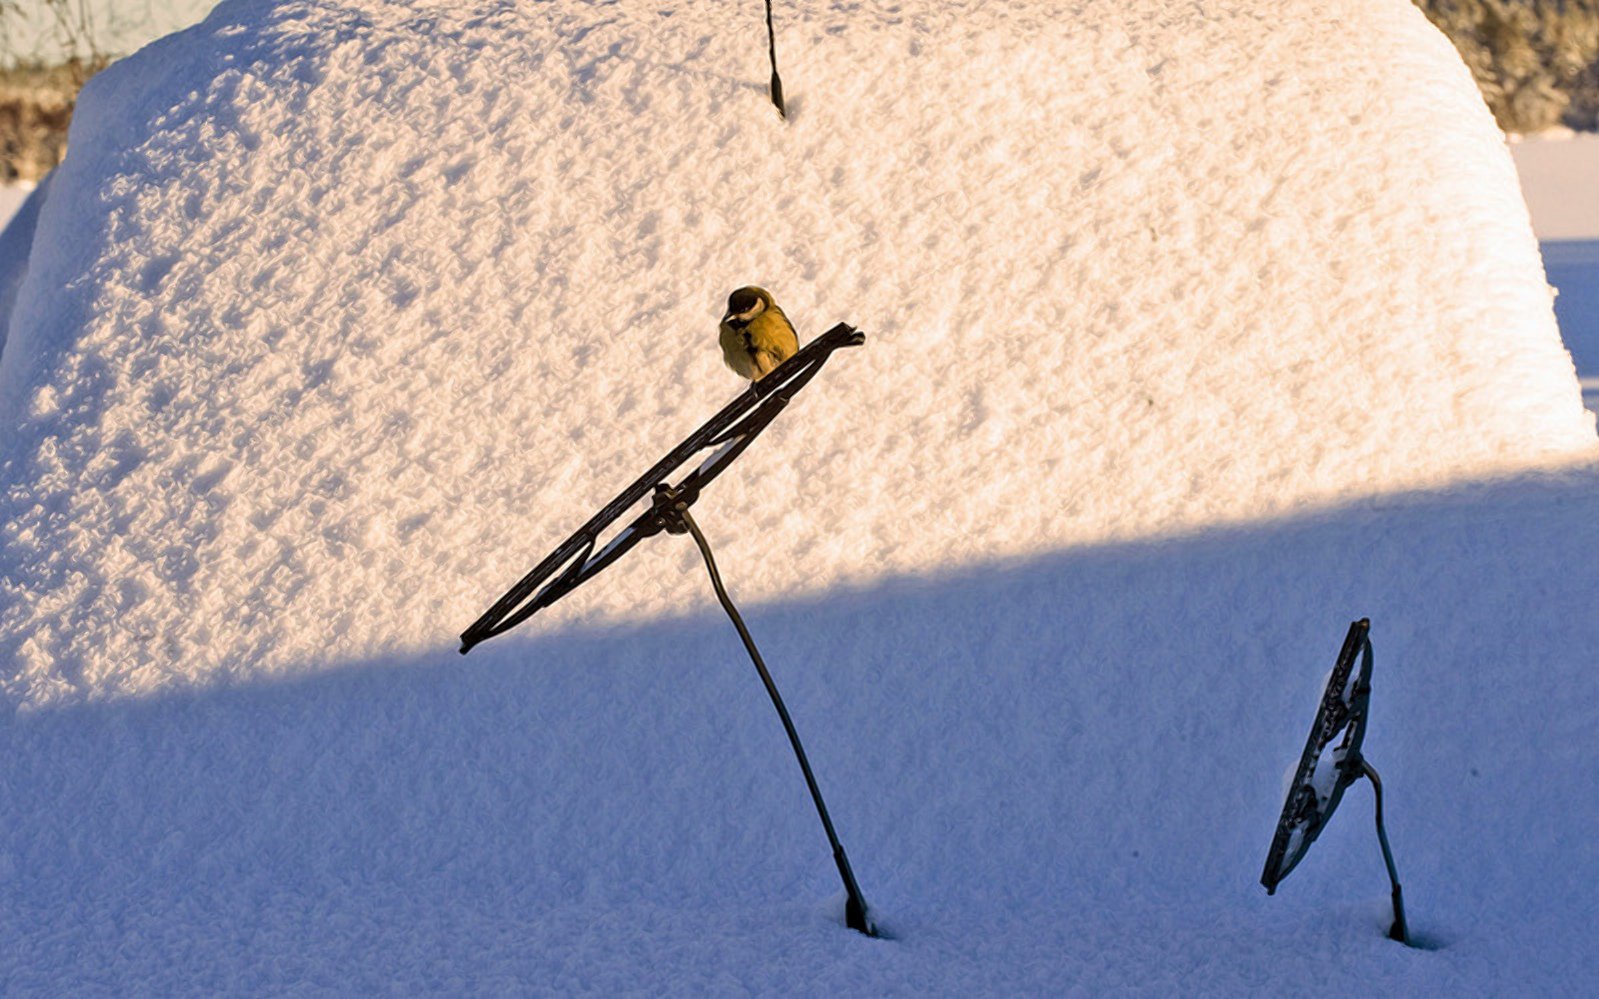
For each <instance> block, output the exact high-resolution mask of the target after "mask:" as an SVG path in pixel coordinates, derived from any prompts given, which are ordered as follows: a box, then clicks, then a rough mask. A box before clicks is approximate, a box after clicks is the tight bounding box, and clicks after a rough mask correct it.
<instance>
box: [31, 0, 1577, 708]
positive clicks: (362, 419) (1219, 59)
mask: <svg viewBox="0 0 1599 999" xmlns="http://www.w3.org/2000/svg"><path fill="white" fill-rule="evenodd" d="M1263 16H1264V15H1263V12H1262V11H1261V9H1260V6H1259V5H1258V4H1256V3H1248V2H1241V0H1240V2H1235V3H1216V4H1207V5H1204V6H1203V7H1188V8H1182V9H1175V10H1174V9H1173V8H1171V7H1170V5H1168V4H1164V3H1154V2H1149V3H1135V4H1126V3H1123V2H1119V0H1118V2H1103V3H1089V4H1085V5H1082V6H1081V7H1080V8H1078V9H1077V10H1076V11H1075V12H1074V16H1072V17H1069V18H1063V17H1058V16H1055V15H1054V14H1053V13H1051V12H1048V11H1044V10H1042V9H1039V8H1037V7H1036V6H1035V5H1031V4H1020V3H1018V4H993V5H987V6H984V7H980V8H976V9H967V8H965V7H962V6H960V5H950V6H945V5H942V4H926V5H920V4H918V5H915V6H912V7H908V8H900V7H875V6H873V7H863V8H851V9H850V10H848V11H845V10H841V9H836V8H834V7H833V6H832V5H828V4H820V3H818V4H799V5H796V6H795V7H793V8H791V9H789V10H787V11H786V12H785V18H784V25H783V32H782V48H781V58H782V66H783V68H784V71H785V72H786V74H787V76H786V82H787V84H788V89H789V93H790V95H791V100H792V103H793V105H794V114H793V116H792V118H793V120H792V121H791V122H790V123H788V124H785V123H784V122H782V121H780V120H779V119H778V118H777V116H776V115H775V114H774V113H773V112H772V109H771V108H770V106H769V104H768V103H767V98H766V93H765V86H764V81H765V80H766V77H767V69H766V64H765V47H764V44H763V42H764V39H763V38H762V35H763V34H764V33H763V32H762V31H761V30H760V28H761V25H760V21H759V18H758V17H755V15H754V13H752V14H751V15H750V17H749V18H746V20H747V21H748V24H745V25H744V26H743V27H744V28H745V29H747V30H736V29H737V27H738V26H737V25H735V24H733V23H731V22H730V21H729V19H728V18H729V13H728V10H727V8H726V6H725V5H724V4H721V3H714V4H712V3H701V4H684V5H681V6H680V7H678V8H674V9H670V10H663V9H661V8H659V7H658V6H656V5H631V4H625V5H612V4H602V5H590V4H586V3H561V4H554V5H535V6H531V7H511V6H507V5H500V4H488V5H468V6H464V7H463V5H461V4H458V3H453V2H452V3H428V2H412V3H385V2H378V0H370V2H362V3H343V4H330V3H320V2H318V3H312V2H304V0H286V2H280V3H275V4H274V3H235V4H231V5H224V6H223V7H222V8H221V9H219V10H218V11H217V12H216V13H215V14H214V15H213V16H212V17H211V18H210V19H209V20H208V21H206V22H205V23H204V24H203V25H202V26H200V27H199V28H197V29H195V30H192V31H190V32H186V33H184V34H181V35H178V36H175V37H173V38H171V39H169V40H167V41H165V42H162V43H158V44H156V45H154V46H152V47H150V48H148V49H146V50H145V51H143V52H141V53H140V54H139V55H138V56H137V57H135V58H132V59H129V60H127V61H125V62H124V63H122V64H120V65H119V66H117V67H113V68H112V69H111V70H109V71H108V72H107V73H105V74H103V75H102V76H100V77H98V78H96V79H95V80H94V81H92V82H91V84H90V85H89V87H88V88H87V90H86V91H85V94H84V101H83V107H82V109H81V110H80V112H79V115H78V118H77V120H76V121H75V122H74V132H73V136H72V153H71V155H70V158H69V160H68V162H67V163H66V164H65V166H64V167H63V168H62V170H61V172H60V174H59V176H58V178H57V180H56V188H55V192H54V193H53V195H52V197H51V198H50V200H49V201H48V202H47V203H46V205H45V208H44V212H43V214H42V217H41V219H40V232H41V241H42V242H44V243H45V244H46V249H44V250H41V251H40V252H37V253H35V255H34V258H33V261H32V265H31V268H30V273H29V276H28V279H27V283H26V285H25V286H24V288H23V291H22V295H21V298H20V300H19V303H18V308H17V313H16V315H15V317H14V321H13V324H12V331H11V338H12V343H11V345H10V346H9V347H8V349H7V351H6V354H5V358H4V364H3V371H0V405H4V406H10V407H12V409H13V416H12V418H11V419H10V420H9V421H8V422H9V424H10V426H9V428H8V429H9V433H8V434H7V442H6V443H7V454H8V455H9V458H8V461H9V464H8V466H7V470H6V483H7V496H6V498H5V522H6V524H7V530H8V535H7V538H6V555H5V564H4V570H5V573H6V587H7V593H6V596H7V604H8V606H7V607H6V608H5V610H4V612H3V614H4V616H3V619H0V648H4V649H5V650H6V652H7V654H8V656H9V661H10V662H11V663H12V668H11V669H10V670H9V671H8V672H9V674H10V675H9V677H8V680H7V689H8V691H9V693H10V696H11V698H12V699H13V701H15V702H17V703H27V704H39V703H45V702H48V701H51V700H53V699H56V698H59V697H63V696H67V695H71V694H74V693H83V692H98V693H102V694H105V693H112V692H138V691H150V690H153V689H157V688H159V687H161V686H162V685H164V684H165V683H167V682H169V681H171V680H174V679H177V680H190V679H199V678H206V677H214V676H217V675H228V676H232V677H235V678H241V677H245V676H255V675H259V674H262V673H268V672H281V671H284V670H289V669H299V668H303V667H305V666H308V665H316V664H325V663H328V662H332V661H337V660H341V659H349V658H352V657H363V656H369V655H372V654H374V653H376V652H378V651H380V650H391V651H397V650H412V651H415V650H421V649H425V648H437V647H440V646H441V645H443V644H445V643H446V642H447V641H448V638H449V636H450V635H451V634H453V633H454V632H456V631H458V630H460V629H461V628H462V627H464V626H465V624H467V623H468V622H470V621H471V620H472V619H473V618H474V617H475V616H476V614H477V613H478V612H479V611H480V610H481V609H482V608H483V606H485V604H486V601H487V600H488V599H490V598H492V597H493V596H495V595H496V594H497V593H498V592H499V591H500V590H501V589H503V588H504V587H505V586H507V585H508V584H509V583H511V582H512V581H514V580H515V579H516V578H517V577H518V576H519V575H520V574H521V573H522V572H523V571H524V570H525V569H526V568H527V567H528V566H529V565H530V564H531V562H532V561H533V560H534V559H536V558H537V557H538V556H539V555H542V554H543V551H544V550H545V549H546V548H547V547H548V546H549V545H551V544H553V543H554V542H555V541H556V540H558V539H559V538H560V537H562V536H564V535H565V534H566V533H567V532H568V531H569V530H571V529H572V528H573V527H575V526H576V525H577V524H579V523H581V522H582V520H583V519H585V518H586V516H587V514H588V513H589V512H590V509H591V508H592V507H594V506H595V505H596V504H597V503H599V502H603V501H604V500H606V499H608V498H609V497H610V496H611V495H613V494H614V492H615V491H616V490H617V489H618V488H619V487H620V486H621V485H622V484H624V483H625V482H626V481H627V480H628V479H630V478H631V477H632V476H633V475H635V474H637V472H638V471H640V470H641V469H642V467H643V466H644V465H645V463H646V462H647V461H648V460H652V459H653V458H654V457H655V456H656V454H657V453H658V452H661V451H663V450H664V449H665V448H666V447H667V446H669V445H670V444H672V443H675V442H676V440H677V439H678V438H679V437H680V436H681V435H683V434H684V433H685V432H686V431H688V430H689V429H691V428H693V427H694V426H696V425H697V424H698V423H699V422H700V421H701V420H702V419H703V418H704V417H705V416H707V415H709V414H710V413H711V412H713V411H714V410H715V409H716V408H717V407H719V406H720V405H721V404H722V403H723V402H724V401H725V400H726V399H727V398H728V397H729V396H730V395H732V394H733V392H734V391H735V390H736V389H737V384H736V382H735V380H734V379H733V378H732V376H730V375H729V374H728V373H727V371H726V370H725V369H724V368H723V367H722V366H721V360H720V357H719V354H718V352H717V349H716V343H715V340H714V336H715V324H716V319H717V317H718V315H719V309H720V306H721V305H722V303H723V301H724V298H725V295H726V293H727V291H728V290H730V289H731V288H734V287H737V286H738V285H741V284H744V283H750V282H759V283H761V284H763V285H765V286H767V287H768V288H771V289H772V290H773V291H774V292H775V293H776V295H777V297H778V299H779V301H781V302H782V303H783V304H784V306H785V307H786V308H787V310H788V312H789V314H790V315H791V316H793V317H795V318H796V319H797V321H798V323H799V325H800V326H801V329H802V332H805V333H811V334H814V333H816V332H819V331H820V330H822V329H825V328H826V327H827V326H828V325H831V324H832V323H833V322H835V321H838V320H845V321H849V322H852V323H854V324H856V325H858V326H860V327H862V328H863V329H865V330H866V331H867V332H868V333H869V334H870V335H871V337H872V339H871V341H870V342H869V344H868V345H867V347H866V348H864V349H863V350H859V351H856V352H853V353H851V354H850V355H848V356H846V357H840V358H838V359H837V360H836V361H835V362H834V364H833V365H832V366H831V367H830V368H829V370H828V371H827V372H826V373H825V375H824V377H823V378H822V379H820V380H819V381H818V382H817V383H815V384H814V385H813V386H812V387H811V388H810V389H808V390H807V392H806V394H805V396H803V397H802V399H801V401H800V403H799V405H797V406H796V407H794V409H793V410H791V411H790V412H789V413H787V414H785V415H784V417H783V419H782V422H781V423H780V424H779V425H778V426H776V427H775V428H774V429H773V430H772V431H771V433H770V434H769V435H768V436H767V437H766V438H763V439H762V440H761V441H760V442H759V444H758V445H757V446H756V447H755V448H754V449H752V450H751V451H750V452H749V453H748V455H747V457H746V458H745V459H744V460H743V461H742V462H741V464H740V466H739V467H738V468H737V469H736V470H735V472H734V473H733V474H730V475H728V476H726V477H725V481H723V482H718V483H717V485H716V488H715V489H714V491H713V492H712V493H711V494H710V495H709V496H707V498H706V499H705V501H704V503H703V506H702V508H701V510H702V513H701V520H702V521H703V522H704V523H706V524H707V526H708V529H709V530H710V531H711V533H712V536H713V538H714V539H715V540H716V541H717V542H718V543H719V544H720V545H721V546H722V550H723V552H724V553H725V556H726V557H727V558H728V559H729V560H730V561H733V562H737V563H742V564H744V565H746V566H750V568H748V569H746V570H745V571H744V572H742V573H741V574H740V577H739V584H740V588H741V591H742V592H743V593H744V594H745V595H746V596H747V597H749V598H759V599H770V598H775V597H779V596H786V595H793V594H796V593H799V592H818V591H820V590H822V589H825V588H828V587H832V586H837V585H840V584H843V583H851V584H857V585H859V584H864V583H866V582H868V581H871V580H875V579H881V578H884V577H885V575H886V574H891V573H926V572H939V573H947V572H950V571H955V570H957V569H959V568H960V567H963V566H972V565H978V564H984V563H988V562H992V561H993V560H995V559H998V558H1003V557H1010V556H1020V555H1029V554H1037V553H1042V552H1048V551H1053V550H1059V549H1061V548H1063V547H1066V546H1071V545H1081V544H1086V543H1095V542H1099V541H1103V540H1106V539H1111V538H1129V537H1135V536H1142V535H1148V534H1150V533H1152V532H1163V531H1171V530H1175V529H1180V528H1191V527H1194V526H1196V525H1201V524H1208V523H1215V522H1218V521H1238V520H1245V519H1255V518H1260V517H1263V516H1268V515H1276V514H1281V513H1285V512H1288V511H1291V510H1294V509H1299V508H1303V507H1304V506H1305V505H1306V504H1316V503H1325V502H1330V501H1333V500H1337V499H1342V498H1348V497H1350V496H1353V495H1364V494H1372V493H1380V492H1385V491H1391V490H1394V489H1398V488H1404V487H1411V486H1418V485H1425V484H1436V483H1439V482H1443V481H1448V480H1453V479H1458V478H1461V477H1464V476H1478V475H1483V474H1488V473H1494V472H1500V471H1503V470H1506V469H1509V468H1513V467H1519V466H1524V465H1526V464H1528V463H1529V462H1533V461H1539V460H1544V459H1548V458H1558V457H1563V456H1568V457H1569V456H1576V455H1583V454H1589V453H1591V450H1592V445H1593V442H1594V437H1593V428H1592V418H1591V416H1589V415H1588V414H1587V413H1585V412H1584V411H1583V409H1582V406H1581V403H1580V398H1579V393H1578V389H1577V384H1576V380H1575V378H1574V377H1573V371H1572V366H1571V361H1570V359H1569V357H1568V356H1567V355H1566V353H1565V351H1564V350H1563V349H1562V347H1561V345H1560V342H1559V339H1558V337H1557V335H1556V331H1555V326H1554V321H1553V313H1552V310H1551V308H1550V297H1549V293H1548V290H1547V287H1546V285H1545V283H1544V281H1543V279H1542V275H1541V272H1540V270H1539V260H1538V256H1537V245H1536V243H1535V242H1534V239H1533V237H1532V234H1531V231H1530V229H1529V227H1528V222H1527V215H1526V210H1525V208H1524V206H1523V203H1522V201H1521V197H1520V194H1519V192H1518V191H1517V188H1516V178H1515V173H1514V169H1513V166H1512V164H1511V161H1510V157H1509V155H1508V154H1507V152H1506V151H1505V147H1504V144H1503V141H1502V139H1501V137H1500V135H1499V133H1498V132H1497V131H1496V130H1495V128H1494V127H1493V124H1492V122H1491V121H1490V119H1489V117H1488V116H1487V114H1486V112H1485V111H1484V109H1483V108H1482V106H1481V102H1480V100H1479V98H1478V97H1477V94H1476V92H1475V90H1474V89H1473V88H1472V86H1471V83H1470V81H1469V79H1468V78H1467V76H1466V75H1465V73H1464V72H1463V70H1462V69H1461V68H1460V66H1459V65H1458V64H1457V62H1456V61H1455V60H1454V58H1453V56H1452V55H1451V54H1450V50H1449V49H1448V48H1447V47H1446V46H1445V43H1444V42H1443V40H1442V39H1441V38H1440V37H1438V36H1437V35H1436V33H1435V32H1433V31H1432V29H1430V28H1429V27H1428V26H1427V25H1426V23H1425V21H1424V19H1422V18H1420V17H1419V16H1418V15H1417V14H1416V13H1415V12H1414V11H1412V10H1410V9H1409V8H1408V7H1407V6H1406V5H1405V4H1403V3H1400V2H1398V0H1393V2H1388V3H1380V4H1369V3H1353V2H1351V3H1338V4H1324V3H1310V2H1296V3H1287V4H1283V5H1281V7H1280V9H1274V10H1273V12H1272V15H1271V19H1270V20H1269V21H1267V20H1263ZM662 560H665V561H664V563H663V561H662ZM663 566H666V567H674V568H677V569H688V568H691V567H692V566H693V553H692V552H691V551H685V550H682V549H681V546H679V548H678V550H675V551H674V550H672V549H670V548H665V549H664V550H660V551H658V553H657V555H655V556H654V557H653V558H652V557H643V558H634V559H630V560H629V561H628V562H626V563H624V564H623V565H621V566H619V567H618V568H617V569H616V570H614V571H613V572H612V573H611V574H610V575H609V576H607V577H606V579H605V580H604V581H603V582H602V583H601V584H599V585H596V586H594V587H592V588H590V589H589V590H586V591H585V592H584V593H583V594H582V595H581V596H580V597H579V598H577V599H573V600H571V601H569V603H570V606H569V607H566V608H561V609H559V610H558V611H557V613H556V615H553V616H554V617H556V618H561V617H565V618H567V619H570V617H571V615H573V614H577V613H587V614H595V613H600V614H607V615H634V616H647V615H654V614H659V613H662V612H666V611H669V610H671V609H673V608H677V607H680V606H681V605H682V589H681V581H680V580H679V578H678V576H679V573H677V572H669V571H663Z"/></svg>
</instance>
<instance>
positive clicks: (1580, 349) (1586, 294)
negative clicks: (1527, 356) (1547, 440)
mask: <svg viewBox="0 0 1599 999" xmlns="http://www.w3.org/2000/svg"><path fill="white" fill-rule="evenodd" d="M1511 153H1512V154H1513V155H1514V156H1515V160H1516V171H1517V173H1518V174H1519V175H1520V177H1521V187H1522V191H1523V192H1524V193H1525V194H1526V197H1527V207H1528V209H1529V210H1530V211H1531V212H1532V225H1533V230H1534V231H1535V232H1537V234H1538V238H1539V239H1540V240H1542V247H1541V248H1542V250H1543V259H1544V269H1545V270H1546V271H1547V272H1548V275H1549V283H1550V284H1552V285H1554V286H1555V288H1557V289H1559V297H1557V298H1556V299H1555V314H1556V316H1557V317H1558V318H1559V322H1560V336H1561V339H1563V340H1564V341H1565V344H1566V349H1567V350H1569V351H1571V357H1572V360H1573V361H1575V362H1576V365H1577V375H1578V377H1579V378H1580V379H1581V381H1582V398H1583V404H1584V405H1585V406H1587V407H1588V409H1589V410H1592V411H1596V412H1599V184H1596V183H1595V182H1594V181H1595V178H1599V135H1571V134H1558V135H1552V136H1547V137H1544V136H1538V137H1529V138H1524V139H1522V140H1520V141H1519V142H1516V143H1514V144H1513V145H1512V146H1511Z"/></svg>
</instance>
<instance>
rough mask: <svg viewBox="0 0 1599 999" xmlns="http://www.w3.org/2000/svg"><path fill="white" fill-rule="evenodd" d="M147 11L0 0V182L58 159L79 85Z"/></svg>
mask: <svg viewBox="0 0 1599 999" xmlns="http://www.w3.org/2000/svg"><path fill="white" fill-rule="evenodd" d="M114 12H118V13H114ZM149 12H150V7H149V3H148V2H145V3H143V4H138V3H134V4H128V3H123V4H120V5H113V4H110V3H107V2H105V0H0V184H4V183H12V182H15V181H18V180H38V179H39V178H41V177H43V176H44V175H45V174H46V173H48V172H50V170H51V169H52V168H54V167H55V165H56V164H57V163H60V162H61V157H62V156H64V155H66V150H67V124H68V123H69V122H70V121H71V120H72V108H73V105H74V103H75V102H76V100H77V95H78V90H79V89H80V88H82V86H83V84H84V82H85V81H86V80H88V79H89V77H91V76H93V75H94V74H95V73H97V72H99V71H100V70H101V69H103V68H105V66H106V65H107V64H108V63H110V61H111V59H112V57H113V53H112V51H111V50H110V45H111V41H110V40H111V39H112V38H113V37H121V36H122V35H123V34H125V33H126V32H127V31H128V29H129V28H130V27H134V28H136V27H137V25H138V24H139V23H140V22H139V20H138V18H140V17H144V18H146V19H148V15H149Z"/></svg>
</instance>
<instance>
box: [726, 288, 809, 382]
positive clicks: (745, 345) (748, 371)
mask: <svg viewBox="0 0 1599 999" xmlns="http://www.w3.org/2000/svg"><path fill="white" fill-rule="evenodd" d="M721 343H722V360H724V361H726V362H727V366H728V367H730V368H732V369H733V370H734V371H735V372H737V373H738V374H739V375H741V376H743V377H744V378H748V379H749V380H750V381H752V382H758V381H760V380H761V379H762V378H765V377H766V376H767V374H769V373H770V372H771V370H772V369H773V368H775V367H777V366H778V365H779V364H782V363H783V362H784V361H786V360H788V359H789V358H791V357H793V356H794V354H795V352H796V351H798V350H799V337H798V336H796V335H795V333H794V327H793V326H792V325H790V323H789V321H788V317H787V316H785V315H783V310H782V309H780V308H778V306H777V303H776V302H774V301H772V296H771V295H770V294H768V293H767V291H766V289H765V288H756V287H753V286H751V287H748V288H740V289H739V290H738V291H735V292H733V294H731V295H729V296H727V314H726V315H724V316H723V317H722V327H721Z"/></svg>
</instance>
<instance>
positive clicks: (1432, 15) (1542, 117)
mask: <svg viewBox="0 0 1599 999" xmlns="http://www.w3.org/2000/svg"><path fill="white" fill-rule="evenodd" d="M1416 5H1417V6H1418V7H1420V8H1421V9H1422V10H1423V11H1424V12H1426V14H1427V17H1428V18H1429V19H1430V20H1431V21H1432V23H1433V24H1435V25H1437V26H1438V27H1439V28H1440V29H1442V31H1443V32H1444V34H1446V35H1448V36H1449V39H1450V40H1451V41H1452V42H1454V43H1455V48H1457V49H1458V50H1459V51H1460V55H1461V57H1462V58H1463V59H1464V60H1465V62H1466V65H1467V66H1468V67H1470V69H1471V73H1472V76H1474V77H1476V80H1477V86H1478V87H1480V88H1481V89H1482V96H1483V98H1484V99H1485V100H1486V101H1487V102H1488V107H1489V108H1491V109H1492V110H1493V113H1494V118H1495V119H1497V120H1498V122H1499V127H1500V128H1502V129H1504V130H1505V131H1507V132H1537V131H1541V130H1543V129H1546V128H1551V127H1553V126H1555V125H1560V124H1566V125H1569V126H1571V127H1573V128H1581V129H1593V128H1595V127H1596V126H1599V0H1416Z"/></svg>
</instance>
